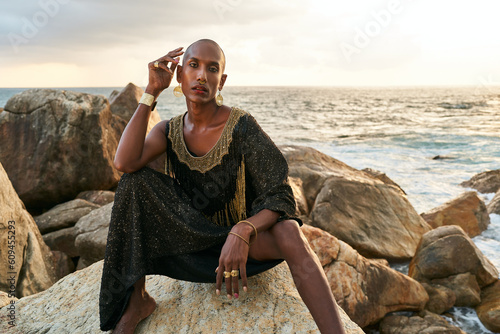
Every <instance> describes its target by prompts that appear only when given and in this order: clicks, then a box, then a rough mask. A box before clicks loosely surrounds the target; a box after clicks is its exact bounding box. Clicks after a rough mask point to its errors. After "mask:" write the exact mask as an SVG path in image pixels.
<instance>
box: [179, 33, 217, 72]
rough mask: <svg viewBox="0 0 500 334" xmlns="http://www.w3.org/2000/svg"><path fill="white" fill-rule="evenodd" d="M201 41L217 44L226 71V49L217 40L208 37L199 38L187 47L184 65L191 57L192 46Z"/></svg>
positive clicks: (183, 60)
mask: <svg viewBox="0 0 500 334" xmlns="http://www.w3.org/2000/svg"><path fill="white" fill-rule="evenodd" d="M199 43H200V44H201V43H208V44H211V45H213V46H215V47H216V48H217V49H218V50H219V51H220V54H221V67H222V73H224V69H225V67H226V55H225V54H224V51H223V50H222V48H221V47H220V46H219V44H217V43H216V42H215V41H213V40H211V39H207V38H204V39H200V40H197V41H196V42H194V43H192V44H191V45H190V46H188V47H187V49H186V52H184V58H183V59H182V65H184V64H185V62H186V60H187V59H189V58H190V51H191V49H192V47H193V46H195V45H198V44H199Z"/></svg>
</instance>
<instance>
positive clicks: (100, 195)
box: [76, 190, 115, 206]
mask: <svg viewBox="0 0 500 334" xmlns="http://www.w3.org/2000/svg"><path fill="white" fill-rule="evenodd" d="M76 198H79V199H83V200H86V201H89V202H91V203H94V204H97V205H99V206H103V205H106V204H108V203H111V202H113V201H114V200H115V193H114V192H113V191H109V190H87V191H82V192H81V193H79V194H78V196H76Z"/></svg>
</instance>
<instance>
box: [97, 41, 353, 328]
mask: <svg viewBox="0 0 500 334" xmlns="http://www.w3.org/2000/svg"><path fill="white" fill-rule="evenodd" d="M182 49H183V48H182V47H181V48H177V49H175V50H172V51H170V52H169V53H167V54H166V55H165V56H163V57H161V58H159V59H158V60H156V61H153V62H151V63H149V65H148V68H149V83H148V85H147V87H146V90H145V93H144V95H143V97H142V98H141V100H140V102H139V106H138V107H137V110H136V111H135V113H134V115H133V117H132V118H131V119H130V122H129V123H128V125H127V127H126V128H125V130H124V132H123V135H122V137H121V139H120V143H119V146H118V149H117V152H116V156H115V166H116V168H117V169H118V170H120V171H122V172H125V174H123V176H122V178H121V179H120V182H119V184H118V188H117V191H116V195H115V202H114V206H113V211H112V216H111V221H110V226H109V234H108V240H107V245H106V255H105V258H104V267H103V274H102V282H101V291H100V297H99V308H100V327H101V330H103V331H105V330H110V329H114V332H113V333H133V332H134V330H135V328H136V326H137V324H138V323H139V322H140V321H141V320H143V319H144V318H146V317H148V316H149V315H150V314H151V313H152V312H153V311H154V310H155V308H156V303H155V300H154V299H153V298H152V297H151V296H150V295H149V294H148V293H147V292H146V290H145V275H166V276H169V277H172V278H175V279H180V280H187V281H192V282H207V283H214V282H215V283H216V285H215V289H216V290H215V292H216V294H217V295H219V294H220V293H221V291H222V284H223V282H224V283H225V293H226V294H227V298H229V299H231V298H238V296H239V294H240V279H241V286H242V289H243V290H244V291H245V292H246V291H247V277H250V276H252V275H256V274H258V273H261V272H263V271H265V270H268V269H270V268H272V267H274V266H276V265H277V264H279V263H281V262H282V261H283V260H284V261H286V262H287V264H288V266H289V268H290V271H291V273H292V276H293V279H294V282H295V285H296V286H297V289H298V291H299V293H300V295H301V297H302V299H303V300H304V302H305V304H306V305H307V307H308V308H309V310H310V312H311V314H312V316H313V318H314V320H315V322H316V324H317V325H318V328H319V330H320V331H321V333H344V330H343V326H342V324H341V322H340V316H339V311H338V308H337V304H336V302H335V300H334V297H333V294H332V292H331V290H330V287H329V284H328V281H327V279H326V276H325V274H324V272H323V269H322V266H321V264H320V263H319V260H318V258H317V257H316V255H315V254H314V252H313V251H312V250H311V248H310V246H309V244H308V242H307V240H306V239H305V237H304V235H303V234H302V232H301V230H300V225H301V224H302V222H301V221H300V219H298V218H297V217H295V200H294V197H293V193H292V190H291V188H290V186H289V184H288V165H287V162H286V160H285V158H284V157H283V155H282V154H281V152H280V151H279V149H278V148H277V147H276V145H275V144H274V143H273V142H272V140H271V139H270V138H269V136H267V134H266V133H265V132H264V131H263V130H262V129H261V128H260V126H259V125H258V124H257V122H256V120H255V119H254V118H253V117H252V116H251V115H250V114H249V113H247V112H246V111H244V110H241V109H239V108H236V107H229V106H226V105H224V104H223V99H222V95H221V91H222V88H223V87H224V83H225V81H226V78H227V75H226V74H224V68H225V64H226V59H225V55H224V52H223V51H222V49H221V48H220V47H219V45H218V44H217V43H215V42H214V41H212V40H207V39H203V40H199V41H197V42H195V43H193V44H191V45H190V46H189V47H188V48H187V49H186V51H185V52H184V51H182ZM182 54H184V58H183V62H182V65H180V64H179V57H180V56H181V55H182ZM174 71H177V81H178V83H179V86H177V87H176V88H175V89H174V94H178V95H180V94H181V93H182V94H184V96H185V99H186V106H187V112H185V113H183V114H181V115H178V116H176V117H173V118H172V119H170V120H168V121H162V122H159V123H158V124H157V125H156V126H155V127H154V128H153V129H152V130H151V132H150V133H149V135H148V136H147V137H146V139H144V138H145V136H146V128H147V125H148V120H149V116H150V113H151V110H152V109H153V108H154V104H155V102H154V101H156V99H157V98H158V96H159V95H160V93H161V92H162V91H163V90H165V89H166V88H167V87H169V85H170V82H171V81H172V78H173V76H174ZM165 152H166V160H165V172H164V173H162V172H158V171H156V170H154V169H151V168H149V167H146V164H148V163H149V162H151V161H153V160H155V159H157V158H158V157H159V156H160V155H162V154H163V153H165ZM270 284H280V283H279V282H271V283H270ZM227 320H228V321H230V319H227Z"/></svg>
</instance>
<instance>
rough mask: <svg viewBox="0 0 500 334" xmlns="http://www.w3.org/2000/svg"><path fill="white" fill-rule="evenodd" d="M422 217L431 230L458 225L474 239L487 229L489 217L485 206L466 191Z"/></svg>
mask: <svg viewBox="0 0 500 334" xmlns="http://www.w3.org/2000/svg"><path fill="white" fill-rule="evenodd" d="M422 217H423V218H424V219H425V221H426V222H427V223H429V225H431V226H432V227H433V228H436V227H439V226H444V225H458V226H460V227H461V228H462V229H463V230H464V231H465V233H467V234H468V235H469V237H471V238H472V237H475V236H477V235H479V234H481V232H483V231H484V230H486V229H487V228H488V225H489V223H490V216H489V215H488V211H487V210H486V205H485V204H484V202H483V201H482V200H481V199H480V198H479V197H478V196H477V193H476V192H475V191H468V192H465V193H463V194H461V195H460V196H458V197H457V198H455V199H453V200H451V201H449V202H446V203H444V204H442V205H440V206H438V207H436V208H434V209H432V210H431V211H429V212H426V213H423V214H422Z"/></svg>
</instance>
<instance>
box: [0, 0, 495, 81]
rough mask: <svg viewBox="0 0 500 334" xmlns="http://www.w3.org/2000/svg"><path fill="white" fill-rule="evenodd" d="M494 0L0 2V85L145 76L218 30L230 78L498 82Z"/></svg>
mask: <svg viewBox="0 0 500 334" xmlns="http://www.w3.org/2000/svg"><path fill="white" fill-rule="evenodd" d="M498 13H500V2H499V1H496V0H478V1H475V2H472V1H460V0H459V1H457V0H455V1H451V0H440V1H430V0H383V1H378V0H359V1H357V0H353V1H331V0H330V1H327V0H303V1H289V0H266V1H262V0H254V1H243V0H214V1H212V0H208V1H207V0H204V1H193V0H188V1H170V0H153V1H132V0H120V1H118V0H112V1H110V0H108V1H98V0H36V1H35V0H23V1H2V3H1V4H0V48H1V53H0V87H89V86H97V87H101V86H119V87H121V86H124V85H126V84H127V83H128V82H134V83H135V84H137V85H141V86H144V85H145V84H146V83H147V63H148V62H150V61H152V60H155V59H156V58H158V57H160V56H162V55H164V54H165V53H167V52H168V51H169V50H171V49H174V48H176V47H178V46H184V47H187V46H188V45H189V44H190V43H191V42H193V41H195V40H198V39H200V38H211V39H214V40H215V41H217V42H218V43H219V44H220V45H221V47H222V48H223V49H224V51H225V53H226V57H227V66H226V73H227V74H228V80H227V82H226V86H227V85H233V86H272V85H279V86H304V85H307V86H399V85H472V86H477V85H500V66H499V65H498V63H499V59H500V38H499V37H498V32H499V31H500V20H499V19H498V15H499V14H498Z"/></svg>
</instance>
